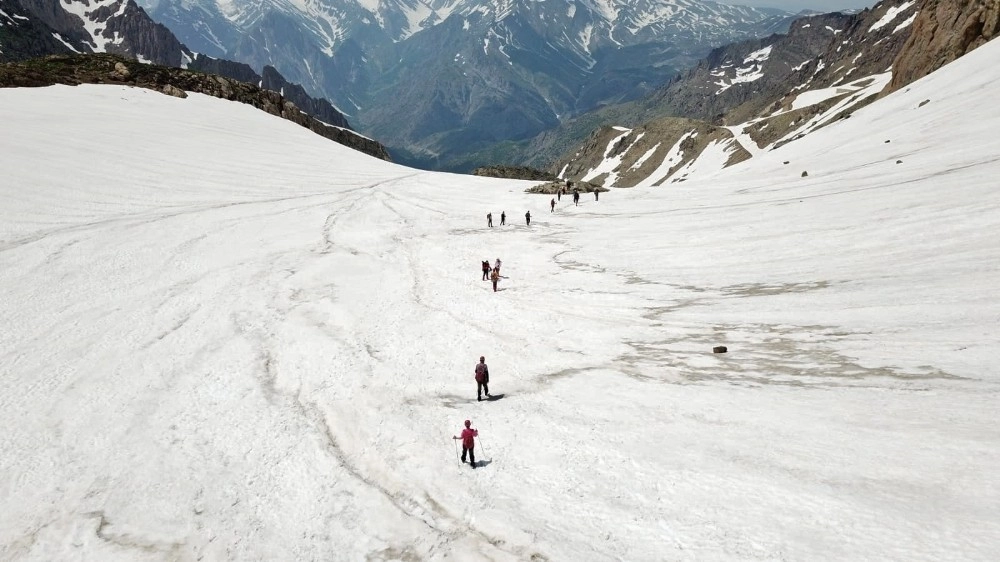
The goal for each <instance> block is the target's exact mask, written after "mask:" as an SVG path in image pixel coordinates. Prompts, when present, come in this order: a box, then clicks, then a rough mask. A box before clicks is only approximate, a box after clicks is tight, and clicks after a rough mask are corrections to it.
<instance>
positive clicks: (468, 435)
mask: <svg viewBox="0 0 1000 562" xmlns="http://www.w3.org/2000/svg"><path fill="white" fill-rule="evenodd" d="M478 436H479V432H478V431H477V430H475V429H472V421H470V420H465V429H463V430H462V435H461V436H458V435H452V436H451V438H452V439H461V440H462V462H465V455H466V453H468V454H469V464H470V465H472V468H476V453H475V450H474V449H475V448H476V437H478Z"/></svg>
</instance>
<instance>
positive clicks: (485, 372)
mask: <svg viewBox="0 0 1000 562" xmlns="http://www.w3.org/2000/svg"><path fill="white" fill-rule="evenodd" d="M489 381H490V371H489V369H488V368H487V367H486V363H476V382H489Z"/></svg>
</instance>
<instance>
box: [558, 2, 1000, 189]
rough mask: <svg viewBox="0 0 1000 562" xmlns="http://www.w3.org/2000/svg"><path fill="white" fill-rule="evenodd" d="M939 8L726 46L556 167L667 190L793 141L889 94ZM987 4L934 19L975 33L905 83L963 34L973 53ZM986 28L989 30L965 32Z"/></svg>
mask: <svg viewBox="0 0 1000 562" xmlns="http://www.w3.org/2000/svg"><path fill="white" fill-rule="evenodd" d="M939 4H940V2H938V1H937V0H924V1H923V2H921V3H918V2H916V1H914V0H885V1H883V2H881V3H879V4H878V5H876V6H875V7H873V8H872V9H869V10H864V11H863V12H860V13H858V14H853V15H843V14H828V15H822V16H813V17H807V18H801V19H799V20H797V21H795V22H794V23H793V24H792V26H791V29H790V32H789V33H788V34H787V35H782V36H775V37H769V38H767V39H763V40H758V41H746V42H742V43H738V44H734V45H730V46H727V47H724V48H721V49H717V50H716V51H714V52H713V53H712V54H711V55H710V56H709V57H708V58H706V59H705V60H703V61H702V62H701V63H699V64H698V65H697V66H696V67H695V68H693V69H692V70H690V71H689V72H687V73H685V74H684V75H682V76H681V77H679V78H678V79H676V80H674V81H672V82H671V83H670V84H669V85H668V86H666V87H665V88H664V89H663V90H661V91H659V92H657V93H656V94H654V95H652V96H650V97H648V98H646V99H644V100H642V101H641V102H637V103H635V104H632V105H630V106H628V110H619V111H621V113H620V114H619V117H624V118H623V119H619V123H622V125H619V126H617V127H611V126H605V127H602V128H600V129H598V130H596V131H595V132H594V133H593V134H592V136H591V137H590V138H589V139H588V140H587V141H586V142H584V143H583V144H582V146H579V147H578V148H575V149H574V150H572V151H568V152H567V154H566V156H564V157H563V158H561V159H559V160H558V161H557V163H556V164H555V165H554V166H553V167H552V170H553V171H556V172H559V174H560V176H561V177H564V178H568V179H576V180H584V181H593V182H596V183H602V184H603V185H605V186H608V187H610V186H618V187H629V186H640V185H641V186H652V185H663V184H666V183H673V182H677V181H683V180H685V179H688V178H690V177H692V174H698V173H707V172H711V171H713V170H718V169H720V168H722V167H725V166H729V165H732V164H735V163H738V162H740V161H742V160H745V159H747V158H751V157H753V155H754V154H758V153H760V152H761V151H764V150H769V149H771V148H774V147H777V146H781V145H782V144H785V143H788V142H794V141H795V140H797V139H798V138H801V137H803V136H805V135H808V134H810V133H811V132H813V131H815V130H817V129H819V128H821V127H824V126H826V125H828V124H830V123H834V122H836V121H837V120H839V119H846V118H849V117H850V114H851V112H852V111H855V110H856V109H858V108H860V107H862V106H864V105H866V104H868V103H870V102H871V101H873V100H875V99H877V97H878V96H879V95H881V94H882V92H883V91H886V90H887V87H888V86H889V84H890V81H891V80H892V79H893V74H894V72H893V71H892V69H893V68H897V69H899V68H905V67H906V66H907V65H908V64H911V63H909V62H907V61H911V60H917V59H918V57H915V56H914V55H913V54H911V50H912V49H914V48H915V47H914V46H915V45H925V44H928V42H931V43H932V44H933V43H934V41H933V40H932V39H931V38H930V36H931V35H933V34H931V33H929V32H928V29H930V28H931V27H933V28H934V29H939V27H938V26H932V25H926V26H922V27H919V28H918V27H916V25H915V22H917V21H920V19H921V18H927V17H929V16H928V15H927V12H933V10H931V9H930V8H931V7H932V6H938V5H939ZM978 4H981V3H979V2H975V1H971V0H970V1H964V2H960V1H959V0H955V1H954V2H953V5H952V6H951V7H950V8H949V9H948V10H945V12H946V14H947V15H944V16H937V17H938V19H943V20H946V21H949V22H966V23H964V24H963V23H959V24H957V25H956V27H957V29H960V30H966V31H968V30H970V29H972V30H973V31H972V32H967V33H958V32H956V33H950V32H949V33H945V34H944V35H947V36H948V37H951V38H952V40H951V42H948V41H941V42H940V43H942V45H940V46H938V47H935V48H930V47H929V48H926V49H921V52H922V53H924V54H923V55H922V56H923V59H922V60H924V61H925V62H923V63H913V64H914V66H915V67H919V68H920V69H921V70H920V71H918V72H914V71H907V72H906V73H905V77H903V78H899V75H897V79H898V80H900V81H901V82H904V83H908V82H905V80H908V79H909V80H912V79H913V77H914V76H918V75H921V76H922V75H923V74H926V73H929V72H930V71H931V70H932V68H930V67H932V66H933V65H934V64H936V62H934V61H939V60H941V57H942V56H943V55H942V53H946V52H950V51H954V50H956V49H958V48H952V47H949V46H946V45H945V43H946V44H948V45H951V43H954V42H956V41H957V40H956V39H954V38H955V37H956V36H961V37H964V39H962V40H961V41H959V43H961V44H962V45H966V46H968V45H975V44H981V43H982V41H983V40H985V39H986V38H987V37H988V36H990V35H989V34H991V33H992V34H995V21H996V20H995V19H990V18H991V16H990V14H991V12H990V11H989V10H987V9H984V8H983V7H982V6H979V5H978ZM992 13H995V12H992ZM979 21H982V22H986V23H985V24H984V25H981V26H980V25H976V24H972V23H968V22H979ZM989 22H993V23H992V24H991V23H989ZM961 48H963V49H964V48H967V47H961ZM927 61H931V62H927ZM921 73H922V74H921ZM691 120H694V121H691Z"/></svg>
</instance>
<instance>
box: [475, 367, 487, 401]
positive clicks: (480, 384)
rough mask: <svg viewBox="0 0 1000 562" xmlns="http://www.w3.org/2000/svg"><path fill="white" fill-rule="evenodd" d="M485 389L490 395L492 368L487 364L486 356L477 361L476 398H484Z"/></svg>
mask: <svg viewBox="0 0 1000 562" xmlns="http://www.w3.org/2000/svg"><path fill="white" fill-rule="evenodd" d="M483 391H485V392H486V397H487V398H489V396H490V368H489V367H487V366H486V358H485V357H480V358H479V363H476V400H477V401H480V402H481V401H482V400H483Z"/></svg>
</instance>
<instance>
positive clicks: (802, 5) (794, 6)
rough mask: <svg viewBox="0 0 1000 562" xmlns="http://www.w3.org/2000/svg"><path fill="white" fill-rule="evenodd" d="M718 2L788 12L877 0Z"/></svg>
mask: <svg viewBox="0 0 1000 562" xmlns="http://www.w3.org/2000/svg"><path fill="white" fill-rule="evenodd" d="M720 2H721V3H723V4H734V5H741V6H756V7H767V8H780V9H782V10H788V11H790V12H799V11H801V10H815V11H817V12H835V11H837V10H845V9H857V8H870V7H871V6H874V5H875V4H877V3H878V2H877V0H720Z"/></svg>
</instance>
